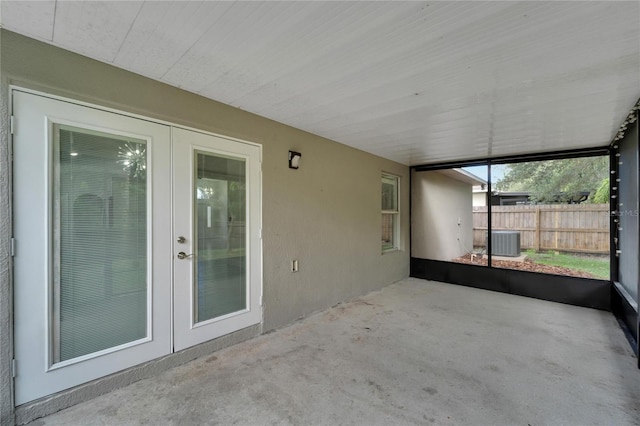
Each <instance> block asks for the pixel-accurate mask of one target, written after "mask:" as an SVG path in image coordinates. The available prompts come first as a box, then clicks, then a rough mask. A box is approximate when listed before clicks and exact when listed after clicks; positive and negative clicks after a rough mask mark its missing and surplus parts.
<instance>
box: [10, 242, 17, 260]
mask: <svg viewBox="0 0 640 426" xmlns="http://www.w3.org/2000/svg"><path fill="white" fill-rule="evenodd" d="M9 250H10V251H11V256H15V255H16V239H15V238H11V245H10V248H9Z"/></svg>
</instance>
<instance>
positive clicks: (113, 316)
mask: <svg viewBox="0 0 640 426" xmlns="http://www.w3.org/2000/svg"><path fill="white" fill-rule="evenodd" d="M13 114H14V117H15V130H14V170H13V187H14V204H13V206H14V216H13V217H14V219H13V222H14V237H15V240H16V251H15V256H14V327H15V358H16V362H17V374H16V379H15V400H16V404H17V405H19V404H23V403H25V402H29V401H32V400H35V399H37V398H41V397H44V396H47V395H50V394H52V393H55V392H58V391H61V390H64V389H68V388H71V387H73V386H76V385H79V384H82V383H85V382H88V381H91V380H94V379H97V378H100V377H103V376H106V375H108V374H112V373H114V372H117V371H120V370H123V369H125V368H128V367H131V366H134V365H137V364H140V363H143V362H145V361H149V360H152V359H155V358H158V357H160V356H163V355H167V354H169V353H171V352H173V351H175V350H180V349H184V348H186V347H189V346H191V345H194V344H197V343H200V342H204V341H207V340H210V339H213V338H216V337H219V336H221V335H224V334H227V333H230V332H233V331H235V330H238V329H240V328H244V327H247V326H249V325H252V324H257V323H259V322H260V321H261V319H262V318H261V317H262V315H261V308H260V306H259V303H260V299H259V298H260V291H261V269H260V268H261V262H260V259H261V252H260V250H261V248H260V241H259V234H258V231H259V228H258V227H259V224H260V198H259V197H260V168H259V156H260V149H259V148H258V147H256V146H253V145H250V144H246V143H241V142H235V141H230V140H227V139H223V138H217V137H213V136H208V135H203V134H200V133H197V132H193V131H187V130H182V129H176V128H172V127H171V126H168V125H165V124H159V123H154V122H151V121H147V120H143V119H138V118H133V117H129V116H126V115H122V114H118V113H114V112H108V111H103V110H100V109H97V108H91V107H87V106H82V105H78V104H75V103H72V102H66V101H61V100H57V99H52V98H48V97H44V96H40V95H36V94H32V93H26V92H22V91H20V90H14V91H13ZM172 132H173V136H172ZM172 138H173V141H172ZM172 145H173V148H172ZM172 196H173V197H174V198H173V199H172ZM179 237H181V238H179ZM178 241H183V242H178ZM180 252H182V253H183V254H180ZM172 298H173V300H172ZM172 302H173V303H172Z"/></svg>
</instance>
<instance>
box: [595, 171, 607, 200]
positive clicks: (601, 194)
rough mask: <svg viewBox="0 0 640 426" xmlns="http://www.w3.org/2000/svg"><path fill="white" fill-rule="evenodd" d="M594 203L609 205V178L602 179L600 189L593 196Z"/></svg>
mask: <svg viewBox="0 0 640 426" xmlns="http://www.w3.org/2000/svg"><path fill="white" fill-rule="evenodd" d="M593 202H594V203H595V204H607V203H609V178H608V177H607V178H605V179H602V183H601V184H600V187H598V189H597V190H596V193H595V194H594V195H593Z"/></svg>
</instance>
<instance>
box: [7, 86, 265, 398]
mask: <svg viewBox="0 0 640 426" xmlns="http://www.w3.org/2000/svg"><path fill="white" fill-rule="evenodd" d="M10 90H11V99H12V107H13V108H12V116H16V120H15V121H16V134H15V136H14V140H16V141H18V140H20V136H19V133H20V132H25V131H27V130H24V128H23V127H22V126H21V122H22V120H24V118H23V116H24V111H22V110H20V108H16V97H18V98H20V97H24V96H32V97H34V98H36V99H39V100H40V102H50V101H60V102H63V103H64V104H66V105H67V107H68V108H70V109H74V110H77V109H78V108H80V109H85V110H86V109H87V108H85V107H88V108H89V109H90V110H91V115H92V116H94V117H96V118H95V119H92V120H93V121H91V120H89V121H90V123H84V124H89V125H90V126H93V127H94V128H95V129H96V130H100V129H102V130H104V131H107V132H109V131H110V130H113V129H110V128H109V126H105V125H104V123H103V119H101V118H98V117H99V116H102V117H104V115H105V114H107V115H110V116H114V117H115V116H117V118H118V119H123V120H125V121H127V120H129V121H131V120H134V121H135V120H138V121H143V122H145V123H146V124H147V125H149V126H157V125H164V126H169V127H171V128H173V131H176V130H180V131H190V132H196V133H198V134H200V135H208V136H209V137H215V138H218V139H222V140H224V141H226V142H228V143H241V144H244V145H245V146H252V147H254V148H257V150H258V151H257V152H258V154H257V155H258V161H257V169H256V172H257V173H258V179H257V184H255V185H254V188H253V191H255V192H256V193H257V198H255V199H257V200H258V201H257V204H258V205H257V208H255V209H252V211H253V213H251V220H252V222H253V223H252V230H251V232H252V234H253V235H257V236H258V239H257V243H256V244H254V245H253V246H252V260H251V263H252V264H253V265H255V267H252V268H251V271H252V272H251V280H255V282H256V283H258V286H257V287H255V289H256V290H254V291H253V293H252V296H251V299H252V302H251V307H252V310H253V314H254V316H253V319H252V320H251V321H250V323H248V324H246V325H242V326H241V327H239V328H237V329H240V328H243V327H245V326H249V325H253V324H259V323H262V321H263V318H262V307H261V302H262V240H261V226H262V225H261V221H262V217H261V204H262V200H261V195H262V187H261V184H262V179H261V167H260V164H261V161H262V160H261V155H262V146H261V145H260V144H255V143H251V142H247V141H243V140H240V139H235V138H230V137H223V136H220V135H216V134H213V133H209V132H203V131H199V130H196V129H193V128H190V127H186V126H179V125H175V124H174V123H170V122H166V121H162V120H155V119H150V118H148V117H144V116H141V115H137V114H130V113H126V112H122V111H119V110H115V109H111V108H105V107H101V106H98V105H94V104H90V103H86V102H81V101H76V100H72V99H68V98H64V97H59V96H54V95H50V94H46V93H42V92H38V91H34V90H30V89H24V88H21V87H17V86H10ZM60 115H64V114H60ZM70 121H71V122H73V120H70ZM72 124H73V123H72ZM80 124H83V123H80ZM116 127H117V126H116ZM134 133H136V135H138V136H143V137H144V133H145V132H142V135H140V134H138V132H134ZM45 136H46V135H45ZM40 149H41V150H42V148H40ZM170 149H171V143H169V144H167V146H165V147H162V148H161V149H160V148H156V147H154V149H153V154H152V155H153V156H154V157H153V160H152V161H153V162H154V163H156V164H160V163H166V164H168V165H171V160H170V156H171V153H170ZM45 151H46V152H45ZM50 151H51V148H48V149H46V150H42V152H39V153H38V157H37V158H35V159H34V161H35V162H36V163H37V164H38V165H39V167H40V168H41V169H42V173H41V175H40V177H39V178H38V177H37V176H33V174H32V172H31V170H26V171H25V170H23V169H21V168H20V167H15V165H14V170H13V179H14V185H21V182H23V181H24V179H27V180H28V181H29V182H30V183H29V185H33V187H34V188H38V187H40V188H42V187H45V188H48V187H47V185H48V184H47V183H46V182H47V181H46V180H45V181H43V177H44V175H45V174H46V173H48V172H47V171H48V169H49V167H50V166H49V164H51V163H50V161H51V159H50V157H49V155H50ZM32 152H33V150H31V151H29V152H25V150H24V149H23V147H20V146H18V147H14V153H15V155H16V157H17V156H20V157H23V156H30V157H33V155H29V154H31V153H32ZM156 157H157V158H156ZM161 169H162V168H161V167H158V169H157V170H156V174H157V175H158V176H156V175H154V176H153V178H152V182H151V183H153V185H154V187H155V188H157V191H156V192H154V194H153V197H152V203H153V207H152V208H151V209H150V210H149V212H150V213H149V214H150V215H152V216H151V217H152V218H153V219H152V220H153V222H152V226H153V229H154V231H153V233H152V234H153V235H154V238H156V240H157V241H156V242H158V243H160V245H159V247H155V246H154V248H153V251H150V252H149V253H150V254H149V262H150V263H151V262H153V263H154V265H155V264H156V263H158V265H157V266H158V268H159V269H157V270H156V269H154V272H153V280H158V279H160V278H162V277H173V274H172V271H171V262H168V261H166V260H162V261H160V258H161V257H162V259H169V257H173V256H175V253H172V251H173V249H174V244H173V242H174V241H175V234H174V232H173V231H170V232H167V230H173V219H174V218H173V217H172V208H171V207H169V206H171V205H172V201H170V202H169V204H166V203H165V204H162V203H161V201H160V199H161V198H162V197H160V196H156V193H157V192H163V191H164V193H165V194H167V193H168V192H170V191H167V188H171V187H172V182H171V178H172V176H171V173H167V170H166V169H165V170H161ZM161 172H164V173H161ZM150 173H151V172H150ZM15 188H16V187H14V190H15ZM49 191H50V189H47V190H46V191H45V192H47V193H48V192H49ZM167 195H168V196H169V197H170V196H171V194H170V193H168V194H167ZM41 202H44V205H45V206H46V208H45V213H46V216H47V219H44V217H43V214H42V213H43V212H42V211H40V212H39V213H38V212H37V211H36V212H34V211H33V210H35V209H29V208H27V206H28V205H29V203H27V204H25V203H21V202H16V201H15V200H14V203H13V208H14V211H15V213H14V230H13V232H14V236H18V235H20V234H21V232H22V231H23V228H24V225H25V224H26V223H27V220H29V219H31V220H34V221H35V222H36V223H39V225H38V229H39V230H40V231H39V232H41V233H43V234H44V235H49V231H48V230H49V229H50V223H49V222H50V217H51V207H50V202H48V199H47V198H46V197H45V200H44V201H41ZM254 207H255V206H254ZM156 228H157V229H156ZM21 230H22V231H21ZM156 234H158V235H156ZM47 238H48V237H47ZM159 240H161V241H159ZM44 245H45V246H47V247H48V246H49V245H48V244H44ZM47 247H44V248H41V249H39V250H35V251H34V250H32V248H31V247H30V248H29V250H28V251H27V249H26V244H25V245H21V242H20V240H18V241H17V252H16V256H15V258H14V278H13V288H14V314H15V315H14V336H15V345H14V357H15V358H16V361H17V363H18V368H17V377H16V379H15V380H16V382H15V383H16V388H17V389H15V390H16V392H15V395H16V398H15V402H16V405H20V404H23V403H25V402H29V401H32V400H34V399H37V398H40V397H43V396H47V395H50V394H52V393H55V392H58V391H61V390H64V389H68V388H70V387H73V386H75V385H77V384H80V383H85V382H88V381H92V380H94V379H97V378H99V377H103V376H105V375H108V374H111V373H114V372H116V371H121V370H123V369H126V368H128V367H131V366H133V365H137V364H140V363H144V362H147V361H150V360H153V359H156V358H158V357H161V356H163V355H166V354H168V353H171V352H172V351H176V350H178V349H177V348H175V347H174V337H175V336H174V335H173V330H174V314H175V312H174V309H175V308H174V307H173V306H172V304H173V300H172V299H173V298H172V296H171V295H170V294H169V295H168V296H167V294H166V291H164V292H163V291H155V290H154V291H153V298H154V301H153V311H154V312H156V311H157V312H159V313H161V312H163V311H164V312H165V313H167V312H168V313H169V315H165V316H166V317H167V318H166V319H164V320H159V319H156V322H155V324H154V326H153V330H152V333H153V334H152V335H151V336H149V338H150V342H146V343H142V342H139V343H138V342H136V343H134V344H132V345H131V346H133V347H136V346H141V347H142V346H144V345H150V344H153V345H156V346H157V347H160V348H161V349H158V348H157V347H156V349H155V355H153V356H151V357H150V356H149V355H148V354H146V355H142V356H133V357H131V360H130V361H129V362H122V358H123V357H122V356H120V357H119V359H118V361H117V362H116V363H113V362H110V361H109V353H111V354H116V355H115V357H116V358H118V355H119V354H121V353H122V352H121V351H119V350H118V349H119V348H114V349H113V350H107V351H105V354H103V355H100V354H99V355H100V356H96V354H91V355H89V356H87V358H90V359H91V360H92V362H93V361H96V360H97V362H98V364H99V365H101V366H100V367H99V368H95V367H91V362H85V361H82V360H80V359H78V360H75V361H78V362H73V363H70V364H72V365H69V366H64V365H63V364H62V363H61V365H62V367H59V368H58V367H56V368H53V369H51V368H50V365H48V364H49V362H48V358H47V357H48V353H49V351H48V349H46V348H47V347H48V342H47V341H46V340H42V339H40V338H37V339H36V340H37V341H35V343H34V345H31V344H28V345H24V344H21V343H20V342H19V340H20V335H22V334H23V333H24V331H22V330H21V327H22V326H21V324H23V323H25V324H26V325H27V326H29V324H30V326H31V327H35V328H38V327H42V325H43V323H44V324H46V319H45V317H46V316H47V313H46V312H48V308H47V306H48V304H49V301H48V295H46V294H45V295H41V296H40V297H33V296H34V295H31V298H32V300H33V302H34V303H33V304H32V305H30V308H32V309H30V310H29V312H27V311H25V309H24V308H19V307H18V298H19V297H23V296H24V295H22V294H21V288H20V285H19V282H18V280H22V279H23V278H24V276H23V275H21V274H22V272H19V273H18V274H16V272H18V271H28V270H32V271H35V273H36V275H35V276H32V277H31V278H28V279H30V280H33V279H35V280H36V281H38V280H40V281H43V280H44V281H46V282H47V283H48V280H49V279H50V274H49V272H48V268H49V265H48V264H46V265H45V264H42V259H47V256H48V254H47V250H48V249H47ZM21 250H22V251H21ZM27 254H29V258H27V256H26V255H27ZM39 259H40V260H39ZM154 268H155V266H154ZM247 273H248V274H249V271H247ZM173 288H174V286H173V284H171V285H169V286H168V289H169V290H168V291H169V293H171V292H173ZM156 297H160V299H163V300H156V299H155V298H156ZM254 298H256V300H254ZM254 307H255V308H256V309H253V308H254ZM31 312H33V313H35V315H29V313H31ZM172 312H173V314H172ZM255 315H257V316H255ZM35 317H37V318H39V320H38V319H37V318H35ZM36 321H37V322H38V324H34V322H36ZM161 329H162V330H163V331H162V332H161ZM164 330H167V332H166V333H165V332H164ZM232 331H235V330H234V329H226V330H224V331H223V332H222V334H215V335H213V337H211V336H210V337H208V338H207V339H201V340H200V341H203V340H204V341H206V340H210V339H213V338H216V337H219V336H220V335H223V334H227V333H229V332H232ZM44 334H46V335H48V332H45V333H44ZM161 334H162V335H164V336H161ZM47 339H48V337H47ZM197 343H199V341H197V342H195V343H191V344H187V345H186V346H185V347H188V346H191V345H192V344H197ZM123 346H128V345H123ZM29 353H33V354H36V355H33V356H34V357H36V358H37V357H40V358H39V359H40V361H38V360H35V361H34V360H32V361H31V362H33V363H35V364H39V365H40V366H41V367H38V368H40V369H41V370H42V371H44V372H45V373H43V374H49V375H50V376H49V377H51V380H50V384H48V385H47V384H44V386H43V383H42V382H40V381H37V383H35V384H34V386H35V387H36V388H39V390H36V391H35V393H34V389H30V390H28V389H26V388H25V390H24V391H23V390H21V389H20V388H22V387H24V386H25V385H24V383H20V375H21V374H25V373H26V370H27V369H28V368H29V367H28V364H29V362H26V363H25V362H24V357H27V358H28V357H29ZM27 361H28V360H27ZM81 361H82V362H81ZM45 364H47V365H45ZM69 369H71V370H74V371H75V370H77V371H76V372H74V373H73V374H71V375H70V376H73V377H74V378H73V380H71V381H70V380H67V379H64V378H63V377H62V376H63V374H62V373H63V372H64V371H65V370H69Z"/></svg>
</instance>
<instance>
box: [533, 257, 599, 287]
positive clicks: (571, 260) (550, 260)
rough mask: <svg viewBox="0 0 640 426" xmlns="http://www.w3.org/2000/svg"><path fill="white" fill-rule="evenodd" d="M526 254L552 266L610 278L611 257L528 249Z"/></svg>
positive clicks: (536, 261) (537, 261) (536, 260)
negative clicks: (542, 251)
mask: <svg viewBox="0 0 640 426" xmlns="http://www.w3.org/2000/svg"><path fill="white" fill-rule="evenodd" d="M525 254H526V255H527V256H528V258H529V259H531V260H532V261H533V262H535V263H540V264H543V265H551V266H563V267H565V268H569V269H574V270H577V271H584V272H588V273H590V274H591V275H593V276H594V277H596V278H601V279H605V280H608V279H609V258H608V257H605V256H603V257H598V256H580V255H573V254H568V253H558V254H556V252H545V253H536V252H535V251H534V250H527V251H525Z"/></svg>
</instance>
